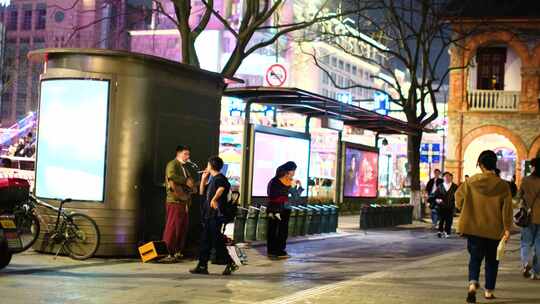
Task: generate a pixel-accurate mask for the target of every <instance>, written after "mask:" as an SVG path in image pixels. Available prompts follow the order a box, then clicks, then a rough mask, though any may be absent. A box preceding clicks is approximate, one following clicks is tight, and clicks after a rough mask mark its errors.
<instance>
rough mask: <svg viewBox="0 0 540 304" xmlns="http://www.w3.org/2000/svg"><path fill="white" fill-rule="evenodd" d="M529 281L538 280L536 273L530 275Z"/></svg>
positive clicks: (539, 278) (538, 276) (539, 276)
mask: <svg viewBox="0 0 540 304" xmlns="http://www.w3.org/2000/svg"><path fill="white" fill-rule="evenodd" d="M530 279H531V280H534V281H537V280H540V275H538V274H536V273H531V276H530Z"/></svg>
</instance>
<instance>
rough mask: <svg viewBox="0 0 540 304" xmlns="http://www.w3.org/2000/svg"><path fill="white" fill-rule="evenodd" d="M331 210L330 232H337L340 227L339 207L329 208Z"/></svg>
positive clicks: (332, 206)
mask: <svg viewBox="0 0 540 304" xmlns="http://www.w3.org/2000/svg"><path fill="white" fill-rule="evenodd" d="M328 207H329V208H330V231H329V232H336V231H337V227H338V207H337V206H336V205H330V206H328Z"/></svg>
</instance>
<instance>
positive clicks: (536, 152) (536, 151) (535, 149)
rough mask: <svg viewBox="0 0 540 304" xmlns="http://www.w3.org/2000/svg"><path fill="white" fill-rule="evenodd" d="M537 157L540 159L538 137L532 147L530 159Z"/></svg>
mask: <svg viewBox="0 0 540 304" xmlns="http://www.w3.org/2000/svg"><path fill="white" fill-rule="evenodd" d="M535 157H540V136H538V137H537V138H536V139H535V140H534V142H533V144H532V146H531V149H530V151H529V159H532V158H535Z"/></svg>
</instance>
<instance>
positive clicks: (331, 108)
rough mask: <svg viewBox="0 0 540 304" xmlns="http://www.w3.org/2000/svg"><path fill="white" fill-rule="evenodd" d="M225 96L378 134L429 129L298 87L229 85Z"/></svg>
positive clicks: (411, 132) (425, 130)
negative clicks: (341, 122)
mask: <svg viewBox="0 0 540 304" xmlns="http://www.w3.org/2000/svg"><path fill="white" fill-rule="evenodd" d="M224 95H225V96H228V97H235V98H239V99H243V100H246V101H251V102H254V103H258V104H265V105H273V106H277V107H279V108H281V109H282V110H283V111H286V112H293V113H299V114H304V115H309V116H312V117H329V118H333V119H338V120H341V121H343V122H344V124H345V125H349V126H352V127H357V128H361V129H366V130H370V131H374V132H377V133H379V134H415V133H418V132H420V131H424V132H430V130H428V129H424V128H422V127H421V126H418V125H412V124H409V123H407V122H405V121H402V120H399V119H396V118H393V117H390V116H387V115H381V114H379V113H376V112H374V111H370V110H366V109H364V108H361V107H358V106H354V105H350V104H346V103H343V102H341V101H338V100H335V99H332V98H329V97H326V96H323V95H319V94H316V93H312V92H308V91H305V90H301V89H297V88H283V87H262V86H259V87H239V88H228V89H226V90H225V93H224Z"/></svg>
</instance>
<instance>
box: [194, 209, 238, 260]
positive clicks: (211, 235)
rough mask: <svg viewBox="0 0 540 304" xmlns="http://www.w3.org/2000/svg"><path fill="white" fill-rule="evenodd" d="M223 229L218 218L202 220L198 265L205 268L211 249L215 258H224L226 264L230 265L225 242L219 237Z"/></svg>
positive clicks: (221, 222)
mask: <svg viewBox="0 0 540 304" xmlns="http://www.w3.org/2000/svg"><path fill="white" fill-rule="evenodd" d="M222 229H223V219H221V218H219V217H210V218H207V219H204V220H203V229H202V233H201V245H200V246H201V247H200V251H199V265H200V266H207V265H208V261H209V260H210V255H211V253H212V249H214V250H216V255H217V256H223V257H225V258H226V260H227V261H226V262H227V263H231V262H232V259H231V257H230V256H229V254H228V253H227V248H225V241H224V240H223V236H222V235H221V230H222Z"/></svg>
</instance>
